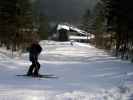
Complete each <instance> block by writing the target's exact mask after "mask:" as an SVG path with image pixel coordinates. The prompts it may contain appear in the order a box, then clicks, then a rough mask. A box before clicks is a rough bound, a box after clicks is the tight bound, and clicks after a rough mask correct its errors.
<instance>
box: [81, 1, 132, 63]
mask: <svg viewBox="0 0 133 100" xmlns="http://www.w3.org/2000/svg"><path fill="white" fill-rule="evenodd" d="M132 9H133V6H132V2H131V0H99V1H98V2H97V4H96V5H95V7H94V8H93V10H89V9H88V10H87V11H86V13H85V14H84V16H83V20H82V28H83V29H84V30H86V31H88V32H90V33H93V34H94V35H95V41H94V42H93V43H94V44H95V45H96V46H97V47H99V48H104V49H109V50H112V49H114V51H115V56H120V57H121V58H122V59H131V60H132V61H133V19H132V17H133V11H132Z"/></svg>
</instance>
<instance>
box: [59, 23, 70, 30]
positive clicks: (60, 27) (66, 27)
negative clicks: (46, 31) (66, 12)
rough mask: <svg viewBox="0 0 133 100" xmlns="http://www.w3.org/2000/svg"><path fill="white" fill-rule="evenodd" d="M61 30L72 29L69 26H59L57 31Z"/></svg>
mask: <svg viewBox="0 0 133 100" xmlns="http://www.w3.org/2000/svg"><path fill="white" fill-rule="evenodd" d="M60 29H66V30H70V28H69V26H67V25H60V24H59V25H58V26H57V30H60Z"/></svg>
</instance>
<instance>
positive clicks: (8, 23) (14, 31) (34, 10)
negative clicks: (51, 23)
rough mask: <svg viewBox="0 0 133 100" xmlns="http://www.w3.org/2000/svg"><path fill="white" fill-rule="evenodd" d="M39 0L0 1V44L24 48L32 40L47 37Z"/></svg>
mask: <svg viewBox="0 0 133 100" xmlns="http://www.w3.org/2000/svg"><path fill="white" fill-rule="evenodd" d="M39 1H40V0H37V1H34V2H33V1H32V0H1V1H0V46H5V47H7V48H8V49H12V50H18V49H25V48H26V47H27V46H28V45H29V44H30V43H31V42H32V41H33V40H35V39H36V40H40V39H44V38H47V18H46V16H45V15H44V14H41V12H40V11H39V8H38V7H39Z"/></svg>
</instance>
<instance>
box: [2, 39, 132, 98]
mask: <svg viewBox="0 0 133 100" xmlns="http://www.w3.org/2000/svg"><path fill="white" fill-rule="evenodd" d="M41 45H42V47H43V50H44V51H43V52H42V53H41V55H40V57H39V61H40V63H41V69H40V73H41V74H53V75H55V76H57V77H58V78H46V79H38V78H28V77H18V76H16V75H17V74H23V73H26V72H27V70H28V67H29V65H30V62H29V61H28V54H27V53H25V54H22V55H21V56H14V57H12V56H11V53H9V52H7V51H5V50H4V49H0V100H133V64H131V63H130V62H127V61H121V60H119V59H117V58H115V57H111V56H109V55H108V54H107V53H106V52H104V51H102V50H99V49H96V48H95V47H93V46H91V45H89V44H82V43H77V42H75V43H74V45H73V46H71V45H70V43H69V42H61V43H59V42H53V41H43V42H41Z"/></svg>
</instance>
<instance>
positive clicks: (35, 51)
mask: <svg viewBox="0 0 133 100" xmlns="http://www.w3.org/2000/svg"><path fill="white" fill-rule="evenodd" d="M41 51H42V47H41V46H40V45H39V44H37V43H36V44H32V45H31V46H30V48H29V60H30V61H31V62H34V61H37V60H38V55H39V54H40V53H41Z"/></svg>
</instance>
